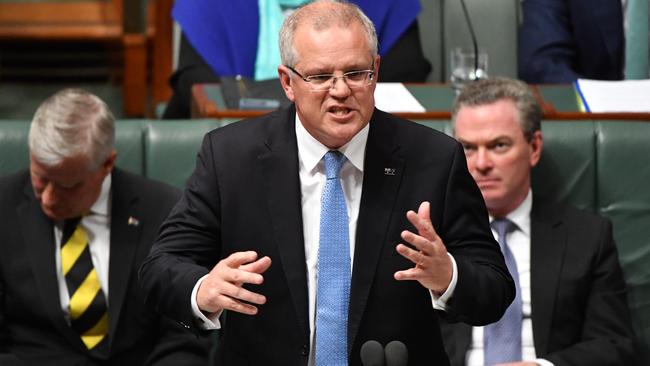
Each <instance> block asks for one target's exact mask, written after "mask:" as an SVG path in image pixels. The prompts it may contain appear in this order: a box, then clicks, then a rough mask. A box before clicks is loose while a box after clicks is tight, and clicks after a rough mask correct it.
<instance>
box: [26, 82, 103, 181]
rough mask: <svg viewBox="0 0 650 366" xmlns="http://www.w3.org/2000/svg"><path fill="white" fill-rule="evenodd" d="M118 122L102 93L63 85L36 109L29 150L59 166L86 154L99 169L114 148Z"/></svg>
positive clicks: (47, 164) (47, 161)
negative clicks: (100, 96)
mask: <svg viewBox="0 0 650 366" xmlns="http://www.w3.org/2000/svg"><path fill="white" fill-rule="evenodd" d="M114 139H115V124H114V118H113V114H112V113H111V111H110V110H109V109H108V106H107V105H106V103H104V102H103V101H102V100H101V99H99V97H97V96H96V95H93V94H91V93H89V92H87V91H85V90H82V89H63V90H61V91H59V92H57V93H55V94H54V95H52V96H50V97H49V98H47V99H46V100H45V101H44V102H43V103H41V105H40V106H39V107H38V109H37V110H36V113H35V114H34V118H33V119H32V124H31V127H30V130H29V152H30V154H31V156H32V157H33V158H34V159H36V160H37V161H38V162H39V163H40V164H43V165H45V166H49V167H52V166H56V165H58V164H60V163H61V162H62V161H63V160H64V159H67V158H70V157H73V156H78V155H85V156H87V157H88V159H89V165H90V166H89V167H88V168H89V169H90V170H95V169H98V168H99V167H100V166H101V165H102V164H103V163H104V162H105V161H106V159H107V158H108V157H109V155H110V154H111V152H112V151H113V149H114Z"/></svg>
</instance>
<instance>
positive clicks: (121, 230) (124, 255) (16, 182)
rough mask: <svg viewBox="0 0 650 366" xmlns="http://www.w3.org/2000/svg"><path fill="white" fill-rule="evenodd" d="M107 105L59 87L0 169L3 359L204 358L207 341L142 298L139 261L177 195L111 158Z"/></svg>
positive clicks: (137, 361)
mask: <svg viewBox="0 0 650 366" xmlns="http://www.w3.org/2000/svg"><path fill="white" fill-rule="evenodd" d="M114 134H115V132H114V122H113V116H112V114H111V112H110V111H109V110H108V107H107V106H106V104H105V103H104V102H103V101H101V100H100V99H99V98H97V97H96V96H94V95H92V94H90V93H87V92H85V91H82V90H76V89H64V90H62V91H60V92H58V93H56V94H54V95H53V96H51V97H50V98H48V99H47V100H45V102H43V103H42V104H41V106H40V107H39V108H38V110H37V111H36V114H35V116H34V119H33V121H32V125H31V129H30V132H29V151H30V169H29V171H24V172H19V173H17V174H14V175H11V176H7V177H3V178H0V217H2V220H0V238H2V239H1V240H0V364H1V365H7V364H9V365H48V366H49V365H120V366H126V365H159V366H162V365H169V366H176V365H205V364H207V348H206V347H205V346H204V345H203V344H202V343H199V340H198V339H197V338H196V336H194V335H193V334H191V333H189V332H187V331H186V330H185V329H183V328H182V327H181V326H180V325H178V324H176V323H174V322H172V321H171V320H169V319H166V318H164V317H162V316H161V315H159V314H156V313H155V312H154V311H152V309H150V308H147V307H145V306H144V296H143V295H142V292H141V291H140V289H139V284H138V280H137V269H138V267H139V266H140V263H141V262H142V260H143V259H144V257H145V256H146V255H147V254H148V253H149V248H150V246H151V243H152V242H153V240H154V238H155V235H156V233H157V231H158V226H159V225H160V223H161V222H162V220H163V219H164V218H165V216H166V215H167V213H168V212H169V211H170V209H171V207H172V206H173V205H174V203H175V202H176V200H177V198H178V197H179V192H178V191H177V190H176V189H175V188H172V187H170V186H167V185H164V184H162V183H159V182H154V181H151V180H148V179H145V178H141V177H138V176H135V175H133V174H130V173H127V172H124V171H121V170H120V169H117V168H114V163H115V158H116V151H115V149H114V145H113V140H114Z"/></svg>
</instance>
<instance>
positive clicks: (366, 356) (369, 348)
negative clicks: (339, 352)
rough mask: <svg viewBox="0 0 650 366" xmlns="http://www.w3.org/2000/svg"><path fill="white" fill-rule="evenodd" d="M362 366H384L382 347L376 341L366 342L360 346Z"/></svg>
mask: <svg viewBox="0 0 650 366" xmlns="http://www.w3.org/2000/svg"><path fill="white" fill-rule="evenodd" d="M361 363H362V364H363V366H384V347H382V346H381V344H380V343H379V342H377V341H367V342H366V343H364V344H363V345H362V346H361Z"/></svg>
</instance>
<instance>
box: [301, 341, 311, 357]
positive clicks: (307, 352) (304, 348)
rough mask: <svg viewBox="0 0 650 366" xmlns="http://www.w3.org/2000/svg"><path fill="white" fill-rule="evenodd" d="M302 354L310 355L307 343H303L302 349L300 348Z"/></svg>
mask: <svg viewBox="0 0 650 366" xmlns="http://www.w3.org/2000/svg"><path fill="white" fill-rule="evenodd" d="M300 354H301V355H303V356H305V357H307V356H309V346H308V345H306V344H303V345H302V349H301V350H300Z"/></svg>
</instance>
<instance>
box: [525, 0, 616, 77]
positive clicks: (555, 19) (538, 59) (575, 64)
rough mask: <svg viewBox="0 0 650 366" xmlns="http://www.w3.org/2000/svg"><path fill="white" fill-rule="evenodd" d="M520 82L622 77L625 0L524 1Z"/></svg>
mask: <svg viewBox="0 0 650 366" xmlns="http://www.w3.org/2000/svg"><path fill="white" fill-rule="evenodd" d="M522 16H523V22H522V24H521V27H520V29H519V77H520V78H521V79H522V80H524V81H526V82H529V83H571V82H573V81H575V80H576V79H578V78H587V79H600V80H620V79H622V78H623V65H624V63H623V62H624V61H623V60H624V52H625V38H624V33H623V10H622V7H621V1H620V0H524V1H523V2H522Z"/></svg>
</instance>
